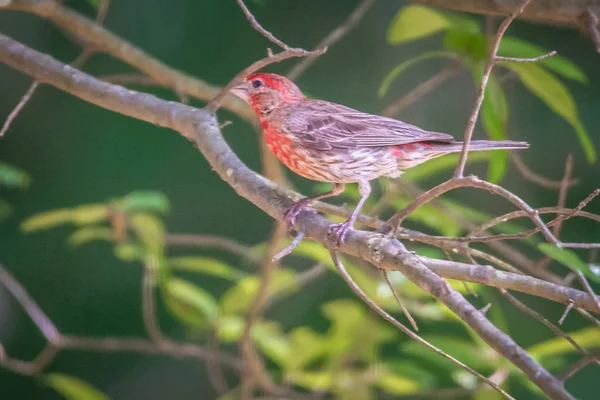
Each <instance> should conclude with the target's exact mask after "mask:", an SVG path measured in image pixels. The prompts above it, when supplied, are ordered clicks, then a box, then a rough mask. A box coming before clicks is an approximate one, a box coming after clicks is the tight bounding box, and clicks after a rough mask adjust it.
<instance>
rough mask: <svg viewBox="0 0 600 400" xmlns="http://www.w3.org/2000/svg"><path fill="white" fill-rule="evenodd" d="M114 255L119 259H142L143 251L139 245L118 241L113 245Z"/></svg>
mask: <svg viewBox="0 0 600 400" xmlns="http://www.w3.org/2000/svg"><path fill="white" fill-rule="evenodd" d="M114 251H115V256H117V258H118V259H119V260H121V261H142V260H144V251H143V250H142V248H140V246H138V245H135V244H132V243H119V244H118V245H116V246H115V250H114Z"/></svg>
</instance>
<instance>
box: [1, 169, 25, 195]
mask: <svg viewBox="0 0 600 400" xmlns="http://www.w3.org/2000/svg"><path fill="white" fill-rule="evenodd" d="M29 182H30V179H29V175H27V173H26V172H25V171H23V170H22V169H19V168H17V167H13V166H12V165H8V164H5V163H0V186H6V187H9V188H20V189H25V188H27V187H28V186H29Z"/></svg>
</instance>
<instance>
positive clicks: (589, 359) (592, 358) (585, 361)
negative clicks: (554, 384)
mask: <svg viewBox="0 0 600 400" xmlns="http://www.w3.org/2000/svg"><path fill="white" fill-rule="evenodd" d="M598 357H600V352H596V353H595V354H590V355H588V356H585V357H583V358H581V359H580V360H579V361H577V362H576V363H574V364H573V365H571V366H570V367H569V368H567V369H566V370H565V371H563V372H561V373H560V374H558V376H557V378H558V379H560V380H561V381H563V382H564V381H566V380H567V379H570V378H572V377H573V375H575V374H576V373H577V372H579V371H581V370H582V369H584V368H585V367H587V366H588V365H590V364H592V363H594V362H596V363H597V362H598Z"/></svg>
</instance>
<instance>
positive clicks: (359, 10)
mask: <svg viewBox="0 0 600 400" xmlns="http://www.w3.org/2000/svg"><path fill="white" fill-rule="evenodd" d="M373 3H375V0H363V1H361V2H360V3H359V4H358V5H357V6H356V8H355V9H354V11H352V13H350V15H349V16H348V18H346V20H345V21H344V22H343V23H342V24H341V25H340V26H338V27H337V28H335V29H334V30H333V31H331V32H330V33H329V34H328V35H327V36H325V37H324V38H323V39H322V40H321V41H320V42H319V44H317V46H316V47H315V49H322V48H326V47H327V48H328V47H331V46H332V45H334V44H335V43H336V42H338V41H339V40H340V39H342V38H343V37H344V36H345V35H346V34H347V33H348V32H349V31H351V30H352V29H353V28H354V27H355V26H356V25H357V24H358V23H359V22H360V20H361V19H362V18H363V17H364V15H365V14H366V13H367V11H369V9H370V8H371V6H372V5H373ZM316 60H317V57H315V56H311V57H305V58H303V59H302V61H300V62H298V64H296V65H295V66H294V67H293V68H292V69H291V70H290V72H288V74H287V77H288V79H290V80H292V81H294V80H296V79H298V77H299V76H300V75H302V74H303V73H304V71H306V70H307V69H308V68H309V67H310V66H311V65H312V64H313V63H314V62H315V61H316Z"/></svg>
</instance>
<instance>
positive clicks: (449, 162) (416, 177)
mask: <svg viewBox="0 0 600 400" xmlns="http://www.w3.org/2000/svg"><path fill="white" fill-rule="evenodd" d="M492 153H493V152H491V151H478V152H474V153H471V154H469V158H468V159H467V163H469V164H470V163H474V162H481V161H487V160H489V159H490V158H491V157H492ZM459 158H460V154H448V155H445V156H442V157H438V158H434V159H433V160H429V161H427V162H426V163H423V164H420V165H417V166H416V167H413V168H411V169H409V170H407V171H406V172H405V173H404V174H403V175H402V180H403V181H410V182H414V181H420V180H422V179H426V178H429V177H430V176H433V175H436V174H438V173H440V172H442V171H446V170H451V169H454V168H456V164H458V159H459Z"/></svg>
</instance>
